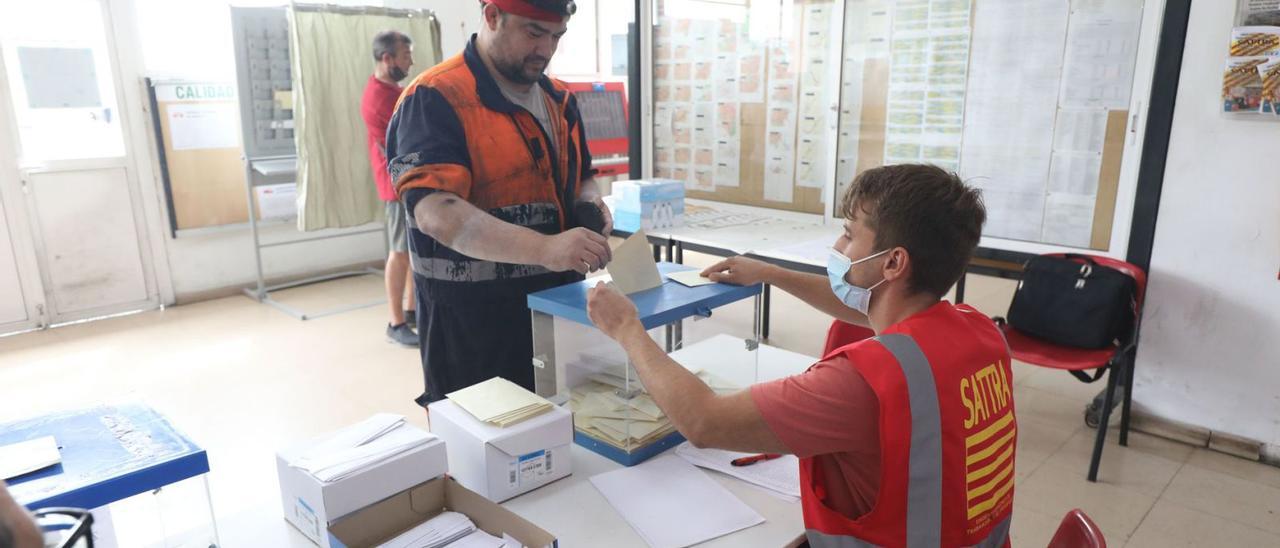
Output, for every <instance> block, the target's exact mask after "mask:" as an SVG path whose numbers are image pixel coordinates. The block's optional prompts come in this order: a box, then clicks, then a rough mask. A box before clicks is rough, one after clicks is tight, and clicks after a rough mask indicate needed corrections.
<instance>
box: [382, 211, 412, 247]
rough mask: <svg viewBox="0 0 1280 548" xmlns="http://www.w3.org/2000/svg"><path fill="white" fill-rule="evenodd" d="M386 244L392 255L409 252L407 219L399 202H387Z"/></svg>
mask: <svg viewBox="0 0 1280 548" xmlns="http://www.w3.org/2000/svg"><path fill="white" fill-rule="evenodd" d="M387 244H388V245H390V246H391V251H392V252H393V253H408V252H409V219H408V216H406V215H405V212H404V204H402V203H400V200H392V201H390V202H387Z"/></svg>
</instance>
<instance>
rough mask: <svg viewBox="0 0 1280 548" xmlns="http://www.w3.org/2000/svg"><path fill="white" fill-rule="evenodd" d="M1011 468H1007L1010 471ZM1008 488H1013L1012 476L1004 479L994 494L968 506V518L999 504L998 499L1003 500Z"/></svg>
mask: <svg viewBox="0 0 1280 548" xmlns="http://www.w3.org/2000/svg"><path fill="white" fill-rule="evenodd" d="M1012 470H1013V469H1012V468H1010V469H1009V471H1012ZM1010 489H1013V477H1012V476H1009V477H1007V478H1006V479H1005V480H1004V482H1003V484H1002V485H1001V486H1000V488H999V489H997V490H996V492H995V494H993V495H991V498H989V499H987V500H984V501H982V502H979V503H978V504H975V505H973V506H970V507H969V519H973V518H975V517H978V516H979V515H981V514H982V513H983V512H986V511H987V510H990V509H992V508H994V507H995V505H997V504H999V503H1000V501H1001V500H1003V499H1004V498H1005V496H1007V495H1008V494H1009V490H1010Z"/></svg>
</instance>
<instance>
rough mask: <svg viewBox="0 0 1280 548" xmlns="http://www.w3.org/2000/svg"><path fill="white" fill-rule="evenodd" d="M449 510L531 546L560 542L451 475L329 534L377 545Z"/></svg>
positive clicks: (357, 545)
mask: <svg viewBox="0 0 1280 548" xmlns="http://www.w3.org/2000/svg"><path fill="white" fill-rule="evenodd" d="M445 510H452V511H454V512H460V513H462V514H466V515H467V517H469V518H471V521H472V522H474V523H475V524H476V527H479V528H480V529H483V530H484V531H485V532H487V533H489V534H491V535H494V536H497V537H501V536H502V535H503V533H506V534H509V535H511V536H513V537H515V538H516V540H519V541H520V542H521V543H522V544H524V545H525V546H529V547H531V548H532V547H545V546H554V545H555V544H556V538H555V536H554V535H552V534H551V533H548V532H546V531H544V530H542V529H541V528H539V527H538V526H536V525H534V524H532V523H529V522H528V521H526V520H525V519H524V518H521V517H520V516H518V515H516V514H514V513H512V512H511V511H510V510H507V509H506V508H503V507H501V506H498V505H497V504H495V503H493V502H491V501H489V499H486V498H484V497H482V496H480V495H478V494H476V493H475V492H473V491H471V490H469V489H467V488H466V487H463V486H462V485H460V484H459V483H458V482H457V481H456V480H454V479H453V478H450V477H448V476H445V477H442V478H438V479H434V480H431V481H429V482H426V483H423V484H421V485H418V486H416V487H413V488H411V489H408V490H406V491H403V492H400V493H399V494H396V495H394V496H392V497H389V498H387V499H385V500H382V501H380V502H377V503H375V504H372V505H370V506H369V507H367V508H365V509H363V510H360V511H357V512H356V513H354V514H351V515H349V516H347V517H345V518H343V519H341V520H339V521H338V522H337V523H334V524H333V526H331V527H329V533H330V535H331V536H333V537H335V538H336V539H337V540H338V541H340V542H341V543H342V544H344V545H346V546H348V547H350V548H363V547H366V546H377V545H378V544H381V543H383V542H386V541H388V540H391V539H393V538H395V537H396V536H397V535H399V534H401V533H403V532H405V531H408V530H409V529H412V528H413V527H415V526H417V525H418V524H419V523H422V522H424V521H426V520H428V519H431V518H433V517H435V516H437V515H439V514H440V513H441V512H443V511H445Z"/></svg>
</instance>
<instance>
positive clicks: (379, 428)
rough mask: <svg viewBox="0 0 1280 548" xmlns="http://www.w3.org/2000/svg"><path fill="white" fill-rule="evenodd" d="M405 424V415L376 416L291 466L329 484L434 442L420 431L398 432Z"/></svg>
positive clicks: (325, 442)
mask: <svg viewBox="0 0 1280 548" xmlns="http://www.w3.org/2000/svg"><path fill="white" fill-rule="evenodd" d="M404 424H405V422H404V415H394V414H391V413H379V414H377V415H374V416H372V417H369V418H368V419H365V420H364V421H363V422H360V423H358V424H354V425H351V426H348V427H346V428H343V429H342V430H338V431H337V432H334V433H332V434H330V435H329V436H328V437H327V438H325V439H324V440H322V441H320V442H318V443H316V445H315V446H314V447H312V448H311V449H309V450H307V452H306V453H304V454H302V455H300V456H299V457H298V458H297V459H295V460H294V461H293V463H292V465H293V466H294V467H295V468H301V469H303V470H306V471H307V472H308V473H310V474H311V475H312V476H314V477H315V478H316V479H317V480H320V481H322V482H325V483H329V482H334V481H338V480H341V479H344V478H347V477H350V476H351V475H353V474H356V473H358V472H361V471H364V470H367V469H370V468H374V467H376V466H377V465H378V464H380V463H382V462H385V461H388V460H390V459H392V458H393V457H395V456H397V455H400V454H402V453H405V452H407V451H409V450H412V449H414V448H416V447H421V446H423V445H426V444H427V443H428V442H430V441H431V440H434V439H435V436H434V435H432V434H429V433H427V432H423V431H421V430H417V429H414V428H400V427H401V426H404Z"/></svg>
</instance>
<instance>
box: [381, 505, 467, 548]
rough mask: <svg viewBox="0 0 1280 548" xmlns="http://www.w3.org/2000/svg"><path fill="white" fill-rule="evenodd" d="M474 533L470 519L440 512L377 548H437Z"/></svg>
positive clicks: (457, 514) (454, 513)
mask: <svg viewBox="0 0 1280 548" xmlns="http://www.w3.org/2000/svg"><path fill="white" fill-rule="evenodd" d="M475 531H476V524H475V523H472V522H471V518H468V517H467V516H465V515H463V514H459V513H457V512H442V513H441V514H440V515H438V516H436V517H434V518H431V519H429V520H427V521H425V522H423V523H421V524H419V525H418V526H417V527H414V528H413V529H410V530H408V531H405V532H404V533H401V534H400V536H398V537H396V538H393V539H391V540H390V541H387V542H386V543H383V544H382V545H381V546H380V547H379V548H437V547H440V546H448V545H449V544H451V543H453V542H455V541H458V540H461V539H463V538H465V537H467V536H468V535H470V534H472V533H474V532H475Z"/></svg>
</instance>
